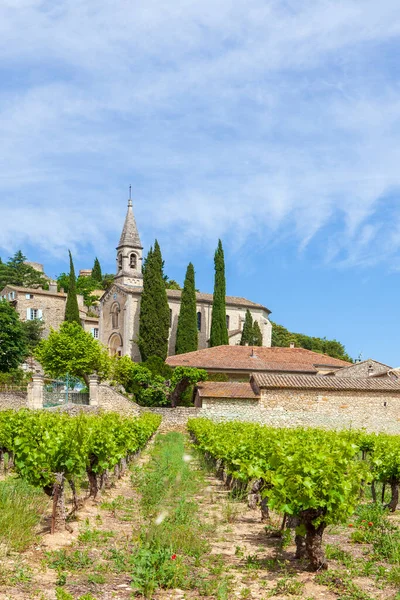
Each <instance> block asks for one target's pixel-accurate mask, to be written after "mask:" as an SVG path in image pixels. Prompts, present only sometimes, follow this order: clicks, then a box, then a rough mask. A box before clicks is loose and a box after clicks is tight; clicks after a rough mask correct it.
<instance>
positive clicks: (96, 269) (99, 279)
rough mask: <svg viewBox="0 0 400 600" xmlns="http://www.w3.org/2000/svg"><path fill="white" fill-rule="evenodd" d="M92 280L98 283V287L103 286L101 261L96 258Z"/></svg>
mask: <svg viewBox="0 0 400 600" xmlns="http://www.w3.org/2000/svg"><path fill="white" fill-rule="evenodd" d="M92 279H93V280H94V281H97V283H98V285H101V283H102V281H103V276H102V274H101V266H100V262H99V259H98V258H97V256H96V258H95V259H94V265H93V269H92Z"/></svg>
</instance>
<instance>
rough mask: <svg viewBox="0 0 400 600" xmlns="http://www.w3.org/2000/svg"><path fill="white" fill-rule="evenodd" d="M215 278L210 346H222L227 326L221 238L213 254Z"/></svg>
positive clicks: (225, 342)
mask: <svg viewBox="0 0 400 600" xmlns="http://www.w3.org/2000/svg"><path fill="white" fill-rule="evenodd" d="M214 266H215V278H214V295H213V306H212V317H211V333H210V347H212V346H223V345H227V344H228V343H229V338H228V328H227V326H226V306H225V297H226V281H225V259H224V251H223V248H222V242H221V240H218V247H217V250H216V251H215V256H214Z"/></svg>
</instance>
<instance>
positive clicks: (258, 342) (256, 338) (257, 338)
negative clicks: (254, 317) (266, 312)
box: [252, 321, 262, 346]
mask: <svg viewBox="0 0 400 600" xmlns="http://www.w3.org/2000/svg"><path fill="white" fill-rule="evenodd" d="M252 345H253V346H262V333H261V329H260V326H259V324H258V321H254V324H253V341H252Z"/></svg>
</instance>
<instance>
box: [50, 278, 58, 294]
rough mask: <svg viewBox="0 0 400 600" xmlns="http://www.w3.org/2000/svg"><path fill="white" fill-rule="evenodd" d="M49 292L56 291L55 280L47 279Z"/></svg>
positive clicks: (54, 292)
mask: <svg viewBox="0 0 400 600" xmlns="http://www.w3.org/2000/svg"><path fill="white" fill-rule="evenodd" d="M49 292H52V293H53V294H56V293H57V281H49Z"/></svg>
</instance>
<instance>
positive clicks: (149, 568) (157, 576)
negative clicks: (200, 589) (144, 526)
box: [132, 546, 186, 598]
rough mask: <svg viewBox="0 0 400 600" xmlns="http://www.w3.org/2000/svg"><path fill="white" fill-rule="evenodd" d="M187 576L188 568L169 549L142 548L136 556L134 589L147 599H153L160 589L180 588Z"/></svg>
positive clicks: (133, 578)
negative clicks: (154, 593)
mask: <svg viewBox="0 0 400 600" xmlns="http://www.w3.org/2000/svg"><path fill="white" fill-rule="evenodd" d="M185 575H186V568H185V567H184V565H183V563H182V560H181V558H180V557H178V556H177V555H176V554H172V553H171V550H168V549H167V548H157V547H151V546H150V547H147V548H146V547H142V548H139V549H138V550H137V552H136V553H135V555H134V565H133V572H132V587H133V589H134V590H135V591H136V592H139V593H141V594H143V596H145V598H151V597H152V595H153V592H154V591H155V590H156V589H157V588H159V587H160V588H165V589H172V588H176V587H180V586H181V585H182V584H183V583H184V581H185Z"/></svg>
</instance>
